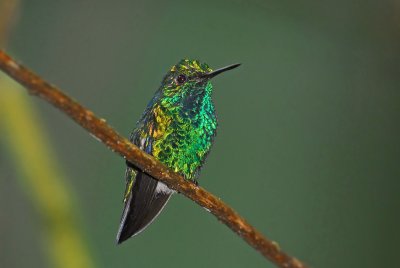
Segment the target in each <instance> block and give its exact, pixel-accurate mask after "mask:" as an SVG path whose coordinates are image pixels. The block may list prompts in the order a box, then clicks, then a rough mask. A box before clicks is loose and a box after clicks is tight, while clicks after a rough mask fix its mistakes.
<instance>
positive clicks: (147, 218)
mask: <svg viewBox="0 0 400 268" xmlns="http://www.w3.org/2000/svg"><path fill="white" fill-rule="evenodd" d="M157 184H158V181H157V180H155V179H153V178H152V177H150V176H149V175H147V174H145V173H143V172H140V171H139V172H138V174H137V176H136V178H135V182H134V184H133V187H132V190H131V192H130V193H129V196H128V198H127V200H126V202H125V207H124V212H123V213H122V218H121V224H120V227H119V230H118V234H117V243H118V244H121V243H122V242H124V241H125V240H127V239H128V238H130V237H132V236H134V235H137V234H138V233H140V232H141V231H143V230H144V229H145V228H146V227H147V226H148V225H149V224H150V223H151V222H152V221H153V220H154V219H155V218H156V217H157V216H158V214H159V213H160V212H161V210H162V209H163V208H164V206H165V204H166V203H167V202H168V200H169V198H170V196H171V193H166V192H156V188H157Z"/></svg>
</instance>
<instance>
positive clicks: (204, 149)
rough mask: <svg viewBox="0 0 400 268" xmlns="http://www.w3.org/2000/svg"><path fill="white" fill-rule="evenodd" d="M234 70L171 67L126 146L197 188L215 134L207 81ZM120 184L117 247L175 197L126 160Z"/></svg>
mask: <svg viewBox="0 0 400 268" xmlns="http://www.w3.org/2000/svg"><path fill="white" fill-rule="evenodd" d="M239 65H240V64H232V65H229V66H226V67H224V68H220V69H217V70H214V71H213V70H212V69H211V68H210V67H209V66H208V65H207V64H206V63H201V62H199V61H198V60H189V59H183V60H181V61H180V62H178V63H177V64H176V65H174V66H172V68H171V69H170V70H169V71H168V72H167V74H166V75H165V76H164V78H163V80H162V82H161V86H160V87H159V89H158V90H157V91H156V93H155V94H154V96H153V98H152V99H151V100H150V102H149V104H148V105H147V107H146V109H145V111H144V112H143V114H142V116H141V118H140V120H139V121H138V122H137V123H136V128H135V129H134V130H133V131H132V133H131V135H130V141H131V142H132V143H133V144H135V145H137V146H138V147H139V148H140V149H141V150H143V151H145V152H146V153H148V154H150V155H152V156H153V157H155V158H156V159H157V160H159V161H160V162H162V163H163V164H165V165H166V166H167V167H169V168H171V169H172V170H174V171H175V172H178V173H180V174H181V175H182V176H183V177H184V178H185V179H186V180H189V181H191V182H193V183H195V184H196V185H197V179H198V176H199V171H200V169H201V167H202V165H203V164H204V161H205V159H206V157H207V155H208V153H209V151H210V148H211V145H212V144H213V142H214V139H215V136H216V130H217V117H216V114H215V109H214V104H213V101H212V98H211V95H212V91H213V86H212V84H211V79H212V78H213V77H215V76H217V75H219V74H221V73H223V72H225V71H228V70H231V69H234V68H236V67H238V66H239ZM125 179H126V189H125V194H124V199H123V202H124V209H123V213H122V217H121V222H120V226H119V230H118V234H117V243H118V244H120V243H122V242H123V241H125V240H127V239H128V238H130V237H132V236H135V235H137V234H139V233H140V232H142V231H143V230H144V229H145V228H146V227H147V226H148V225H149V224H151V223H152V222H153V220H154V219H155V218H156V217H157V216H158V215H159V214H160V212H161V210H162V209H163V208H164V206H165V205H166V203H167V202H168V200H169V198H170V197H171V195H172V194H173V193H175V191H174V190H172V189H170V188H168V186H167V185H165V184H164V183H162V182H160V181H158V180H156V179H154V178H153V177H151V176H150V175H148V174H146V173H144V172H143V171H141V170H140V169H138V168H137V167H135V166H134V165H133V164H131V163H129V162H128V161H127V163H126V170H125Z"/></svg>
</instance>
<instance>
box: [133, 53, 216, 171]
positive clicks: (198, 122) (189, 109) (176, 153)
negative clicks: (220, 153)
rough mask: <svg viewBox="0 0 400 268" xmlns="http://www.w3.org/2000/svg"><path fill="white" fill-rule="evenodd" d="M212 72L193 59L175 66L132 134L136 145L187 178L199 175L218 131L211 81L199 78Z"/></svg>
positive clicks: (206, 66)
mask: <svg viewBox="0 0 400 268" xmlns="http://www.w3.org/2000/svg"><path fill="white" fill-rule="evenodd" d="M210 71H211V69H210V68H209V67H208V65H206V64H200V63H199V62H198V61H190V60H182V61H181V62H179V63H178V64H177V65H175V66H174V67H172V69H171V70H170V72H168V74H167V75H166V76H165V78H164V79H163V83H162V85H161V87H160V89H159V90H158V91H157V92H156V94H155V96H154V98H153V99H152V100H151V101H150V103H149V105H148V107H147V109H146V110H145V112H144V114H143V116H142V118H141V119H140V120H139V122H138V125H137V128H136V130H135V131H134V132H133V133H132V140H133V142H134V143H135V144H137V145H138V146H142V148H143V149H144V150H145V151H146V152H147V153H150V154H152V155H153V156H154V157H155V158H156V159H158V160H160V161H161V162H163V163H164V164H165V165H167V166H168V167H170V168H172V169H173V170H174V171H176V172H179V173H181V174H182V175H184V176H185V178H186V179H195V178H196V177H197V174H198V171H199V169H200V167H201V165H202V164H203V162H204V160H205V158H206V156H207V153H208V152H209V150H210V147H211V145H212V142H213V140H214V137H215V134H216V128H217V119H216V115H215V110H214V105H213V102H212V99H211V93H212V85H211V82H210V81H203V82H201V83H199V81H198V80H197V77H198V76H199V75H201V74H205V73H208V72H210ZM180 75H181V76H182V75H184V76H185V77H186V81H185V82H183V83H179V82H178V81H177V77H178V76H180ZM191 77H195V78H193V79H192V80H191Z"/></svg>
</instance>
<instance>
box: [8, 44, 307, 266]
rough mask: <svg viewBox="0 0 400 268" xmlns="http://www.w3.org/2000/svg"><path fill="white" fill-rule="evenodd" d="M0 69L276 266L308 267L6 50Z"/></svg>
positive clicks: (217, 199)
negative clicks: (210, 216)
mask: <svg viewBox="0 0 400 268" xmlns="http://www.w3.org/2000/svg"><path fill="white" fill-rule="evenodd" d="M0 69H1V70H3V71H4V72H5V73H7V74H8V75H9V76H10V77H12V78H13V79H14V80H16V81H18V82H19V83H21V84H22V85H23V86H25V87H26V89H27V90H28V92H29V93H30V94H32V95H36V96H38V97H40V98H42V99H44V100H46V101H48V102H50V103H51V104H53V105H54V106H55V107H56V108H58V109H60V110H61V111H63V112H64V113H66V114H67V115H68V116H69V117H71V118H72V119H73V120H74V121H75V122H76V123H78V124H79V125H81V126H82V127H83V128H85V129H86V130H87V131H89V132H90V133H91V134H92V135H94V136H95V137H96V138H98V139H99V140H100V141H101V142H102V143H104V144H105V145H107V146H108V147H109V148H110V149H111V150H112V151H114V152H116V153H118V154H119V155H121V156H122V157H124V158H125V159H126V160H128V161H129V162H131V163H133V164H134V165H135V166H137V167H138V168H140V169H142V170H143V171H144V172H146V173H148V174H150V175H151V176H153V177H154V178H157V179H158V180H160V181H162V182H164V183H165V184H167V185H168V186H169V187H170V188H172V189H174V190H176V191H178V192H179V193H181V194H183V195H185V196H186V197H188V198H190V199H191V200H193V201H194V202H196V203H197V204H199V205H200V206H201V207H203V208H205V209H207V210H208V211H210V212H211V213H212V214H213V215H214V216H215V217H217V219H218V220H220V221H221V222H223V223H224V224H225V225H227V226H228V227H229V228H230V229H231V230H232V231H234V232H235V233H236V234H237V235H239V236H240V237H242V238H243V239H244V240H245V241H246V242H247V243H248V244H249V245H250V246H252V247H253V248H254V249H256V250H257V251H259V252H260V253H261V254H262V255H263V256H264V257H266V258H267V259H269V260H270V261H271V262H273V263H274V264H275V265H276V266H278V267H282V268H306V265H305V264H303V263H302V262H300V261H299V260H297V259H296V258H294V257H291V256H289V255H287V254H286V253H285V252H283V251H282V250H281V249H280V248H279V246H278V244H277V243H276V242H274V241H271V240H269V239H267V238H266V237H264V236H263V235H262V234H261V233H260V232H259V231H257V230H256V229H255V228H254V227H253V226H251V225H250V224H249V223H248V222H247V221H246V220H245V219H244V218H243V217H241V216H240V215H239V214H238V213H237V212H235V211H234V210H233V209H232V208H231V207H229V206H228V205H227V204H225V203H224V202H222V201H221V200H220V199H219V198H218V197H216V196H214V195H213V194H211V193H209V192H207V191H206V190H204V189H203V188H201V187H198V186H196V185H195V184H193V183H191V182H188V181H186V180H184V178H183V177H182V176H181V175H179V174H178V173H175V172H173V171H172V170H170V169H169V168H167V167H166V166H164V165H163V164H162V163H161V162H159V161H157V160H156V159H155V158H153V157H152V156H150V155H148V154H146V153H144V152H143V151H141V150H140V149H139V148H138V147H137V146H135V145H134V144H132V143H131V142H130V141H129V140H128V139H126V138H124V137H122V136H121V135H120V134H118V133H117V132H116V131H115V130H114V129H113V128H111V127H110V126H109V125H108V124H107V123H106V121H105V120H104V119H101V118H98V117H96V116H95V115H94V114H93V112H91V111H90V110H88V109H86V108H85V107H83V106H82V105H80V104H79V103H78V102H77V101H75V100H73V99H71V98H70V97H68V96H67V95H66V94H64V93H63V92H62V91H61V90H59V89H57V88H56V87H55V86H52V85H50V84H49V83H47V82H46V81H44V80H43V79H41V78H40V77H39V76H37V75H36V74H34V73H33V72H31V71H30V70H28V69H27V68H25V67H24V66H22V65H20V64H18V63H17V62H16V61H15V60H14V59H12V58H11V57H10V56H8V55H7V54H6V53H5V52H3V51H0Z"/></svg>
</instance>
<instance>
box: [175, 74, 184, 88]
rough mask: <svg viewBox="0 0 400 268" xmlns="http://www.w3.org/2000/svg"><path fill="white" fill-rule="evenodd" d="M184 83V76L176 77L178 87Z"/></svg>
mask: <svg viewBox="0 0 400 268" xmlns="http://www.w3.org/2000/svg"><path fill="white" fill-rule="evenodd" d="M185 82H186V75H184V74H180V75H178V77H177V78H176V83H177V84H178V85H182V84H183V83H185Z"/></svg>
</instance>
